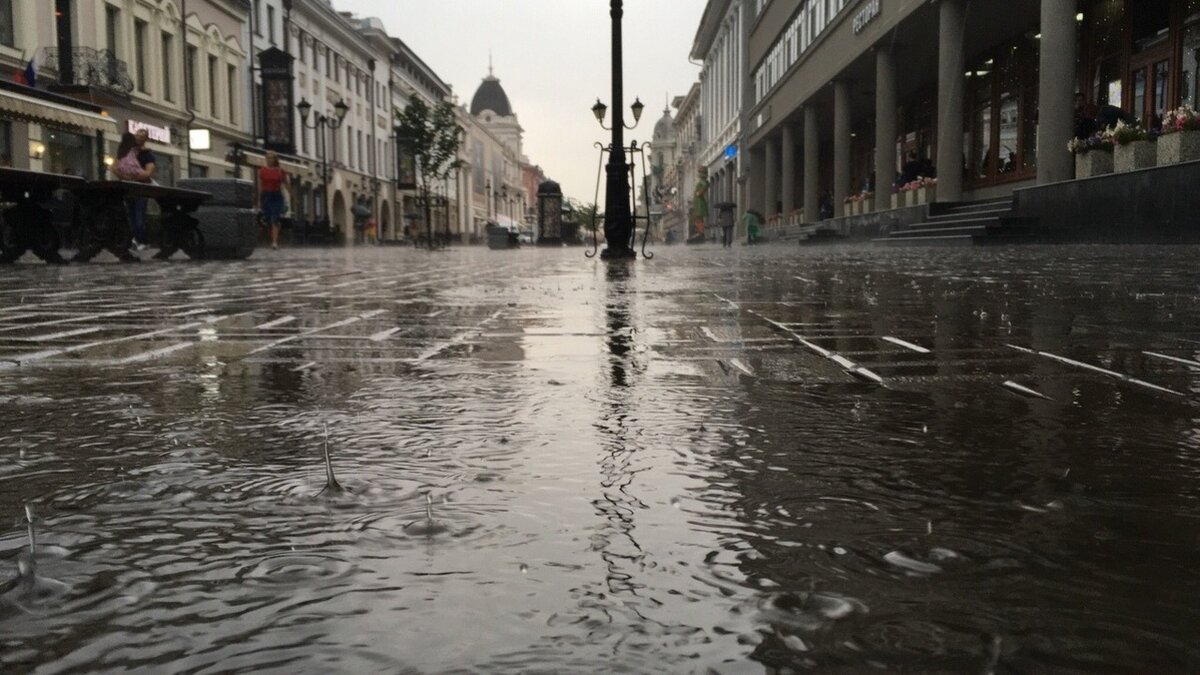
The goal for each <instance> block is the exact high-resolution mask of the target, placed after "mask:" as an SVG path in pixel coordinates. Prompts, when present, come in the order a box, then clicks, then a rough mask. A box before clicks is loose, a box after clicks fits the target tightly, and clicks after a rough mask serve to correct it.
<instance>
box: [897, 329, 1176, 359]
mask: <svg viewBox="0 0 1200 675" xmlns="http://www.w3.org/2000/svg"><path fill="white" fill-rule="evenodd" d="M883 340H884V342H890V343H892V344H894V345H898V346H900V347H904V348H905V349H911V350H912V351H914V352H916V353H918V354H929V353H931V352H930V351H929V350H928V349H926V348H924V347H922V346H921V345H915V344H913V343H911V342H906V341H904V340H901V339H900V338H895V337H891V336H890V335H889V336H885V337H884V338H883ZM1197 365H1200V364H1197Z"/></svg>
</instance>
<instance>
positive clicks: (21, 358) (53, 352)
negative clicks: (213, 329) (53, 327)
mask: <svg viewBox="0 0 1200 675" xmlns="http://www.w3.org/2000/svg"><path fill="white" fill-rule="evenodd" d="M203 325H205V323H204V322H203V321H197V322H195V323H187V324H183V325H181V326H171V327H170V328H160V329H158V330H152V331H149V332H146V333H137V334H135V335H126V336H124V337H119V338H113V339H111V340H100V341H99V342H88V343H86V344H81V345H72V346H70V347H63V348H61V349H47V350H44V351H40V352H30V353H28V354H17V355H16V356H11V357H6V358H5V360H7V361H13V362H15V363H17V364H19V365H25V364H27V363H32V362H34V361H42V360H45V359H48V358H50V357H52V356H59V355H61V354H69V353H71V352H79V351H83V350H85V349H91V348H92V347H102V346H104V345H113V344H118V343H121V342H130V341H132V340H141V339H145V338H152V337H157V336H159V335H165V334H167V333H178V332H182V331H185V330H190V329H192V328H199V327H200V326H203Z"/></svg>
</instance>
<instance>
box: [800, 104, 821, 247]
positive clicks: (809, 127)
mask: <svg viewBox="0 0 1200 675" xmlns="http://www.w3.org/2000/svg"><path fill="white" fill-rule="evenodd" d="M820 171H821V128H820V127H819V126H818V125H817V109H816V108H815V107H813V105H812V104H811V103H809V104H806V105H805V106H804V222H806V223H815V222H817V221H818V220H820V219H821V207H820V204H821V184H820V183H819V182H818V180H819V174H820Z"/></svg>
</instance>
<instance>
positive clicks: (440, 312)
mask: <svg viewBox="0 0 1200 675" xmlns="http://www.w3.org/2000/svg"><path fill="white" fill-rule="evenodd" d="M445 313H446V310H444V309H439V310H438V311H436V312H430V313H428V314H426V315H425V318H426V319H432V318H433V317H435V316H441V315H443V314H445Z"/></svg>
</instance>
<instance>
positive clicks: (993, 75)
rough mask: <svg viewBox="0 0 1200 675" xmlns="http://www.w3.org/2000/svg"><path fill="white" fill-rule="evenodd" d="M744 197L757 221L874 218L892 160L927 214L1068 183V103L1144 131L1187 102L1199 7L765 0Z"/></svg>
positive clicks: (751, 52) (1142, 1) (1154, 0)
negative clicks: (925, 202) (916, 188)
mask: <svg viewBox="0 0 1200 675" xmlns="http://www.w3.org/2000/svg"><path fill="white" fill-rule="evenodd" d="M756 10H757V11H760V12H761V15H760V16H756V17H755V19H754V28H753V30H752V32H751V36H750V40H749V43H748V58H749V62H750V65H751V69H752V75H751V80H750V83H749V84H750V88H749V90H748V92H747V94H748V97H749V99H750V101H751V104H750V105H749V106H748V109H747V114H746V117H745V119H746V120H747V128H746V130H745V135H746V139H747V147H748V149H749V150H750V153H751V158H752V159H751V166H750V169H749V172H748V173H749V184H748V191H747V194H748V197H749V204H750V206H752V207H757V208H760V209H761V210H762V211H763V212H764V213H766V214H768V215H769V216H773V217H784V218H786V217H788V216H789V215H793V214H798V215H796V217H797V218H798V219H801V220H803V221H804V222H813V221H815V220H818V219H819V218H820V210H819V209H818V205H820V204H821V203H822V202H823V201H824V202H826V203H827V204H829V206H830V207H832V211H833V213H834V215H842V214H843V209H844V205H845V204H846V201H847V198H848V197H850V196H851V195H854V194H869V195H871V196H870V199H871V201H872V205H873V207H874V208H875V209H877V210H883V209H888V208H891V207H892V203H891V193H892V191H893V190H894V189H895V188H894V185H895V182H896V180H897V176H898V174H900V173H901V172H902V169H903V168H904V167H905V165H906V164H907V163H908V162H913V161H915V162H917V163H918V164H919V165H921V166H924V167H926V168H925V170H924V172H925V173H932V174H935V175H936V177H937V182H938V186H937V199H938V200H939V201H966V200H977V199H985V198H990V197H997V196H1004V195H1010V194H1012V192H1013V191H1014V190H1015V189H1018V188H1022V187H1029V186H1033V185H1038V184H1049V183H1053V182H1056V181H1064V180H1070V179H1072V178H1073V171H1074V164H1073V161H1074V160H1073V158H1072V156H1071V155H1070V154H1069V153H1068V152H1067V151H1066V144H1067V141H1068V140H1070V138H1072V136H1073V134H1074V122H1075V109H1076V98H1077V95H1079V101H1080V102H1081V103H1083V104H1087V105H1094V106H1104V105H1111V106H1114V107H1116V108H1120V109H1122V110H1124V111H1125V112H1126V113H1128V114H1129V115H1130V116H1131V117H1133V118H1137V119H1139V120H1140V121H1141V122H1142V124H1144V125H1145V126H1147V127H1153V126H1155V124H1156V123H1157V122H1156V120H1158V119H1160V118H1161V116H1162V114H1163V112H1165V111H1167V110H1169V109H1172V108H1174V107H1176V106H1178V105H1180V104H1181V103H1187V104H1192V105H1195V104H1196V103H1197V82H1198V80H1197V71H1198V68H1197V65H1198V63H1200V59H1198V56H1200V51H1198V50H1200V1H1197V0H1137V1H1136V2H1134V1H1133V0H1030V1H1028V2H1015V3H986V2H968V1H966V0H938V1H937V2H926V1H924V0H857V1H855V0H772V1H771V2H769V3H765V4H763V6H762V7H760V8H756Z"/></svg>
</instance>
